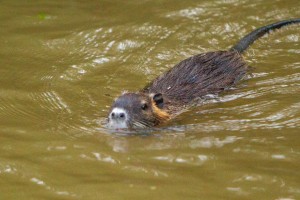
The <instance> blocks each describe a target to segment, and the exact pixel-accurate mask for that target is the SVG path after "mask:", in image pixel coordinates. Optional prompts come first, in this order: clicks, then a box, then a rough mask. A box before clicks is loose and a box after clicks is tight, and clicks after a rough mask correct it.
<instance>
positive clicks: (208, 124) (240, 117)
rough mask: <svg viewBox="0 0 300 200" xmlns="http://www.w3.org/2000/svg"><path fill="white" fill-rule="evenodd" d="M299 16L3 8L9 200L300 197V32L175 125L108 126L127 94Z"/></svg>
mask: <svg viewBox="0 0 300 200" xmlns="http://www.w3.org/2000/svg"><path fill="white" fill-rule="evenodd" d="M296 17H300V1H299V0H277V1H264V0H256V1H252V0H242V1H238V0H213V1H209V0H203V1H192V0H185V1H175V0H174V1H171V0H169V1H168V0H153V1H146V0H143V1H141V0H132V1H120V0H118V1H117V0H115V1H105V0H102V1H95V0H90V1H58V0H51V1H50V0H47V1H39V2H37V1H21V0H5V1H1V4H0V27H1V28H0V72H1V73H0V83H1V84H0V111H1V113H0V199H89V200H90V199H91V200H93V199H205V200H216V199H249V200H250V199H251V200H252V199H264V200H265V199H267V200H268V199H270V200H296V199H300V145H299V144H300V131H299V130H300V96H299V92H300V26H299V25H298V26H297V25H294V26H290V27H288V28H284V29H282V30H280V31H276V32H275V33H273V34H271V35H269V36H268V37H264V38H262V39H261V40H259V41H257V42H256V43H255V44H254V45H253V46H252V47H251V48H250V49H249V50H248V51H247V53H246V54H245V59H246V60H247V62H248V63H249V64H250V65H251V66H253V67H255V69H254V71H253V72H254V73H253V76H252V77H250V79H249V80H247V81H243V82H242V83H241V84H240V85H238V87H237V88H236V89H235V90H232V91H229V92H227V93H224V94H223V95H221V96H220V97H219V98H217V99H215V100H210V101H208V102H207V103H206V104H205V105H203V106H201V107H197V108H193V109H191V110H190V111H188V112H186V113H184V114H182V115H181V116H179V117H178V118H176V119H175V120H173V121H171V122H170V123H168V124H167V125H165V127H163V128H159V129H158V130H154V131H153V132H151V133H150V134H145V133H141V134H139V135H127V134H116V133H111V132H109V131H108V130H107V129H105V127H104V126H103V121H104V119H105V116H106V114H107V111H108V108H109V106H110V104H111V102H112V101H113V99H114V98H115V97H116V96H117V95H119V94H120V93H121V91H123V90H129V91H136V90H138V89H140V88H142V87H143V86H144V85H145V84H146V83H147V82H149V81H150V80H152V79H153V78H155V77H156V76H157V75H159V74H160V73H162V72H163V71H165V70H167V69H169V68H171V67H172V66H173V65H175V64H176V63H177V62H179V61H180V60H183V59H185V58H187V57H189V56H192V55H195V54H198V53H203V52H206V51H211V50H221V49H228V48H229V47H230V46H231V45H233V44H234V43H235V42H236V41H237V40H238V39H239V38H241V37H242V36H244V35H245V34H246V33H248V32H249V31H251V30H253V29H254V28H255V27H260V26H263V25H266V24H268V23H272V22H275V21H279V20H282V19H288V18H296Z"/></svg>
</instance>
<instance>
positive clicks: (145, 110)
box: [108, 19, 300, 129]
mask: <svg viewBox="0 0 300 200" xmlns="http://www.w3.org/2000/svg"><path fill="white" fill-rule="evenodd" d="M294 23H300V19H291V20H285V21H280V22H277V23H273V24H270V25H267V26H264V27H261V28H258V29H256V30H254V31H253V32H251V33H249V34H248V35H246V36H245V37H243V38H242V39H241V40H240V41H239V42H238V43H237V44H236V45H234V46H233V47H232V48H231V49H229V50H227V51H214V52H208V53H202V54H199V55H195V56H192V57H190V58H187V59H185V60H183V61H181V62H180V63H178V64H177V65H175V66H174V67H173V68H171V69H170V70H169V71H167V72H165V73H163V74H162V75H160V76H158V77H157V78H156V79H154V80H153V81H152V82H151V83H149V84H148V85H147V86H146V87H145V88H143V89H142V90H140V91H138V92H126V93H123V94H122V95H121V96H119V97H118V98H117V99H116V100H115V102H114V103H113V105H112V107H111V109H110V112H109V115H108V127H109V128H115V129H122V128H129V129H135V128H146V127H152V126H156V125H159V124H162V123H164V122H166V121H167V120H169V119H171V118H173V117H175V116H176V115H178V114H179V113H180V112H181V111H182V110H183V109H185V108H186V107H188V106H189V105H191V104H192V103H193V102H194V101H195V100H196V99H198V98H201V97H203V96H206V95H209V94H218V93H220V92H222V91H224V90H226V89H227V88H230V87H232V86H234V85H235V84H236V83H237V82H238V81H239V80H241V79H242V78H243V77H244V76H245V75H246V74H247V71H248V69H249V66H248V65H247V63H246V62H245V61H244V60H243V58H242V53H243V52H244V51H245V50H246V49H247V48H248V47H249V46H250V45H251V44H252V43H253V42H254V41H255V40H257V39H258V38H260V37H262V36H263V35H265V34H267V33H269V32H270V31H272V30H275V29H279V28H281V27H283V26H286V25H289V24H294Z"/></svg>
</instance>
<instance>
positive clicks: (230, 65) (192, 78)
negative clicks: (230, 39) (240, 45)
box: [142, 51, 248, 109]
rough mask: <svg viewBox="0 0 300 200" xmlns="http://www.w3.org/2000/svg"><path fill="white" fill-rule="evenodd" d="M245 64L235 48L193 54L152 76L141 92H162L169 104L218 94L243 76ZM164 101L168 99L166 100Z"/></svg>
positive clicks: (246, 67)
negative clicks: (233, 49)
mask: <svg viewBox="0 0 300 200" xmlns="http://www.w3.org/2000/svg"><path fill="white" fill-rule="evenodd" d="M247 69H248V66H247V64H246V63H245V61H244V60H243V58H242V57H241V55H240V54H239V53H238V52H236V51H216V52H208V53H203V54H199V55H195V56H192V57H190V58H188V59H185V60H183V61H181V62H180V63H178V64H177V65H175V66H174V67H173V68H172V69H170V70H169V71H167V72H165V73H164V74H162V75H160V76H159V77H157V78H156V79H154V80H153V81H152V82H151V83H150V84H149V85H147V86H146V87H145V88H144V89H143V90H142V92H144V93H154V94H156V93H161V94H162V95H163V97H164V99H165V109H168V102H169V104H172V105H174V104H176V106H177V107H178V106H181V105H187V104H189V103H190V102H191V101H193V100H194V99H195V98H197V97H201V96H205V95H207V94H217V93H219V92H221V91H223V90H225V89H227V88H230V87H232V86H233V85H234V84H235V83H236V82H237V81H239V80H240V79H241V78H243V77H244V75H245V74H246V72H247ZM166 100H167V101H166Z"/></svg>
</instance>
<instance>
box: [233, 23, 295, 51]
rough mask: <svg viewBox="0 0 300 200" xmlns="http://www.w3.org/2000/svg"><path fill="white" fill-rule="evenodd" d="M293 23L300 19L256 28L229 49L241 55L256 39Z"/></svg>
mask: <svg viewBox="0 0 300 200" xmlns="http://www.w3.org/2000/svg"><path fill="white" fill-rule="evenodd" d="M294 23H300V19H289V20H285V21H281V22H276V23H273V24H269V25H267V26H263V27H261V28H258V29H256V30H254V31H252V32H251V33H249V34H248V35H246V36H245V37H243V38H242V39H241V40H240V41H239V42H238V43H237V44H236V45H234V46H233V47H231V49H230V50H231V51H233V50H235V51H237V52H239V53H243V52H244V51H245V50H246V49H247V48H248V47H249V46H250V45H251V44H252V43H253V42H254V41H255V40H257V39H258V38H260V37H262V36H264V35H265V34H267V33H269V32H270V31H272V30H275V29H279V28H281V27H283V26H286V25H290V24H294Z"/></svg>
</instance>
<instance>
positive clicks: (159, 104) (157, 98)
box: [152, 93, 164, 109]
mask: <svg viewBox="0 0 300 200" xmlns="http://www.w3.org/2000/svg"><path fill="white" fill-rule="evenodd" d="M152 98H153V101H154V102H155V104H156V106H157V107H158V108H160V109H162V108H163V106H164V98H163V96H162V94H161V93H156V94H154V95H153V96H152Z"/></svg>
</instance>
